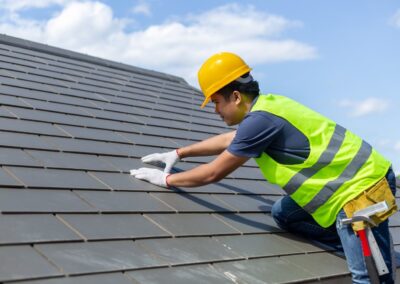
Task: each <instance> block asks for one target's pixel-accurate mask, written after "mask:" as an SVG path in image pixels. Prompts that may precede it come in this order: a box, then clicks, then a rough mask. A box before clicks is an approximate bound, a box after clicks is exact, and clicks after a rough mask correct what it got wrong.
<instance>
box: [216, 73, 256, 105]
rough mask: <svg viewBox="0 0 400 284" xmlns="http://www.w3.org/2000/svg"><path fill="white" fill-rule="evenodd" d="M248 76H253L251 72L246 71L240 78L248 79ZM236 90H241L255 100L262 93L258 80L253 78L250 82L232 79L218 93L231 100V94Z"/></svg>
mask: <svg viewBox="0 0 400 284" xmlns="http://www.w3.org/2000/svg"><path fill="white" fill-rule="evenodd" d="M248 76H251V75H250V73H246V74H244V75H243V76H241V77H240V78H244V79H246V78H247V77H248ZM234 91H239V92H240V93H242V94H245V95H247V96H249V97H250V99H251V100H254V99H255V98H256V97H257V96H258V95H259V94H260V87H259V86H258V82H257V81H255V80H251V81H250V82H248V83H240V82H238V81H232V82H231V83H229V84H228V85H226V86H225V87H223V88H221V89H220V90H219V91H218V92H217V93H219V94H221V95H222V96H223V97H224V99H225V100H229V97H230V95H231V94H232V93H233V92H234Z"/></svg>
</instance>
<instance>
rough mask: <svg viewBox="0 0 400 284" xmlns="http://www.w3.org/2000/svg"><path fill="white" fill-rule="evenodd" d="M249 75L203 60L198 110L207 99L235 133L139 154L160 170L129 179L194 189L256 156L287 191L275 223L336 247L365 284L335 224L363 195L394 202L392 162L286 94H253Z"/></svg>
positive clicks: (382, 237) (389, 256) (225, 56)
mask: <svg viewBox="0 0 400 284" xmlns="http://www.w3.org/2000/svg"><path fill="white" fill-rule="evenodd" d="M250 71H251V69H250V67H249V66H248V65H247V64H246V63H245V62H244V61H243V60H242V59H241V58H240V57H239V56H237V55H236V54H233V53H229V52H222V53H217V54H215V55H213V56H211V57H210V58H209V59H207V60H206V61H205V62H204V64H203V65H202V66H201V68H200V70H199V72H198V79H199V84H200V87H201V90H202V91H203V94H204V96H205V99H204V102H203V104H202V106H201V107H202V108H203V107H204V106H205V105H206V104H207V103H208V102H209V101H210V100H211V101H212V102H213V103H214V104H215V112H216V113H217V114H219V115H220V117H221V118H222V120H223V121H224V122H225V123H226V124H227V125H228V126H232V125H239V126H238V128H237V130H236V131H231V132H228V133H225V134H220V135H217V136H214V137H211V138H209V139H206V140H204V141H201V142H199V143H195V144H192V145H190V146H186V147H182V148H179V149H177V150H174V151H170V152H166V153H155V154H151V155H148V156H146V157H143V158H142V161H143V162H145V163H160V162H161V163H164V164H165V169H164V171H161V170H158V169H154V168H140V169H133V170H131V175H133V176H135V177H136V178H138V179H142V180H146V181H148V182H150V183H153V184H156V185H159V186H163V187H171V186H174V187H196V186H202V185H206V184H210V183H214V182H217V181H219V180H221V179H223V178H224V177H226V176H227V175H229V174H230V173H231V172H233V171H234V170H236V169H237V168H239V167H240V166H241V165H243V164H244V163H245V162H246V161H247V160H248V159H250V158H255V160H256V162H257V164H258V166H259V167H260V169H261V171H262V173H263V175H264V176H265V178H266V179H267V180H268V181H269V182H271V183H274V184H277V185H279V186H280V187H282V188H283V189H284V190H285V191H286V193H287V195H286V196H284V197H283V198H281V199H280V200H278V201H276V202H275V204H274V205H273V207H272V216H273V218H274V219H275V221H276V222H277V224H278V225H279V226H280V227H282V228H283V229H285V230H288V231H290V232H293V233H298V234H301V235H302V236H305V237H307V238H312V239H315V240H318V241H321V242H325V243H335V241H339V242H341V245H342V247H343V250H344V253H345V256H346V259H347V263H348V267H349V270H350V272H351V274H352V279H353V283H369V278H368V273H367V270H366V266H365V263H364V258H363V254H362V250H361V246H360V242H359V239H358V238H357V236H356V234H355V233H354V231H353V230H352V227H351V226H350V225H346V226H339V220H340V219H342V218H345V217H346V214H347V213H348V212H347V211H346V212H345V210H344V209H345V208H346V206H347V204H350V203H351V202H353V201H354V200H358V197H359V196H360V195H362V194H364V195H365V194H370V193H371V192H375V193H374V194H375V195H378V197H376V196H372V199H371V198H368V199H371V200H375V199H376V202H379V201H381V200H380V198H381V197H380V196H382V195H383V193H384V194H385V196H389V198H393V199H394V197H393V195H395V190H396V185H395V176H394V173H393V171H392V169H391V163H390V162H389V161H387V160H386V159H385V158H384V157H383V156H381V155H380V154H379V153H378V152H377V151H376V150H375V149H373V148H372V147H371V146H370V145H369V144H368V143H366V142H365V141H363V140H362V139H361V138H359V137H358V136H356V135H355V134H353V133H351V132H350V131H349V130H347V129H345V128H343V127H342V126H340V125H338V124H336V123H335V122H334V121H332V120H330V119H328V118H326V117H324V116H322V115H321V114H319V113H317V112H315V111H313V110H311V109H309V108H307V107H305V106H303V105H301V104H299V103H297V102H295V101H294V100H292V99H289V98H287V97H283V96H278V95H273V94H267V95H264V94H260V90H259V86H258V82H257V81H255V80H254V79H253V77H252V75H251V74H250ZM211 155H218V156H217V157H216V158H215V159H214V160H213V161H211V162H210V163H207V164H202V165H200V166H198V167H195V168H193V169H191V170H188V171H184V172H180V173H174V174H170V171H171V168H172V167H173V165H174V164H176V163H177V162H178V161H179V160H180V159H183V158H186V157H194V156H211ZM381 181H383V182H385V184H384V185H385V186H384V187H383V189H382V188H379V190H370V189H371V188H374V186H375V185H376V184H377V183H378V182H381ZM376 192H378V194H377V193H376ZM375 197H376V198H375ZM391 201H393V200H391ZM357 206H358V205H357ZM362 206H363V205H361V207H362ZM394 206H395V205H394ZM353 209H354V208H353ZM355 209H357V208H355ZM392 209H393V208H392ZM394 210H396V208H394ZM349 214H351V213H349ZM373 233H374V236H375V238H376V240H377V243H378V245H379V247H380V250H381V252H382V255H383V258H384V260H385V263H386V265H387V266H388V268H389V274H386V275H384V276H381V278H380V280H381V281H382V283H394V275H395V273H393V271H395V269H394V261H392V260H393V255H394V253H393V243H392V240H391V236H390V233H389V228H388V220H387V219H386V220H383V221H382V222H381V223H380V225H379V226H378V227H375V228H374V229H373Z"/></svg>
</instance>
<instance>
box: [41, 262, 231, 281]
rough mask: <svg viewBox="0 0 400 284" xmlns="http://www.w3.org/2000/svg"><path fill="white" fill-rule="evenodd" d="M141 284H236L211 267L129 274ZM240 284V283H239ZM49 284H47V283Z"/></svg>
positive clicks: (150, 270)
mask: <svg viewBox="0 0 400 284" xmlns="http://www.w3.org/2000/svg"><path fill="white" fill-rule="evenodd" d="M127 274H128V275H129V276H130V277H132V278H133V279H134V280H136V281H137V282H138V283H139V284H157V283H174V284H187V283H191V284H207V283H213V284H227V283H234V282H231V281H230V280H229V278H227V277H225V276H224V274H223V273H220V272H217V271H216V270H214V269H213V268H212V267H211V266H209V265H195V266H179V267H173V268H158V269H149V270H142V271H133V272H129V273H127ZM237 283H238V282H237ZM46 284H47V283H46Z"/></svg>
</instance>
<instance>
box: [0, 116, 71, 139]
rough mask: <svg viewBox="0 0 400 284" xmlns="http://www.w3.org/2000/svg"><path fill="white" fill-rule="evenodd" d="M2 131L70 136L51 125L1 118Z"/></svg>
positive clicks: (0, 127) (0, 126) (0, 128)
mask: <svg viewBox="0 0 400 284" xmlns="http://www.w3.org/2000/svg"><path fill="white" fill-rule="evenodd" d="M0 130H2V131H14V132H23V133H32V134H42V135H43V134H44V135H51V136H62V137H66V136H68V135H67V134H65V133H64V132H62V131H61V130H59V129H58V128H56V127H55V126H54V125H52V124H50V123H43V122H33V121H22V120H20V119H8V118H0Z"/></svg>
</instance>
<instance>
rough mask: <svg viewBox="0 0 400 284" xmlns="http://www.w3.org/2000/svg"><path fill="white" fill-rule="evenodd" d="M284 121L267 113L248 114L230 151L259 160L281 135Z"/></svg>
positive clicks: (240, 125) (229, 148)
mask: <svg viewBox="0 0 400 284" xmlns="http://www.w3.org/2000/svg"><path fill="white" fill-rule="evenodd" d="M283 126H284V121H283V120H282V119H281V118H280V117H277V116H275V115H273V114H270V113H268V112H265V111H255V112H250V113H248V114H247V115H246V116H245V118H244V119H243V121H242V122H241V123H240V124H239V127H238V129H237V131H236V135H235V137H234V139H233V141H232V142H231V144H230V145H229V147H228V149H227V150H228V151H229V152H230V153H231V154H233V155H235V156H240V157H248V158H257V157H259V156H260V155H261V154H262V153H263V152H264V151H265V150H266V149H267V148H268V146H269V145H270V144H271V143H272V142H273V141H274V140H275V139H276V137H278V135H280V132H281V131H282V129H283Z"/></svg>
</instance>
